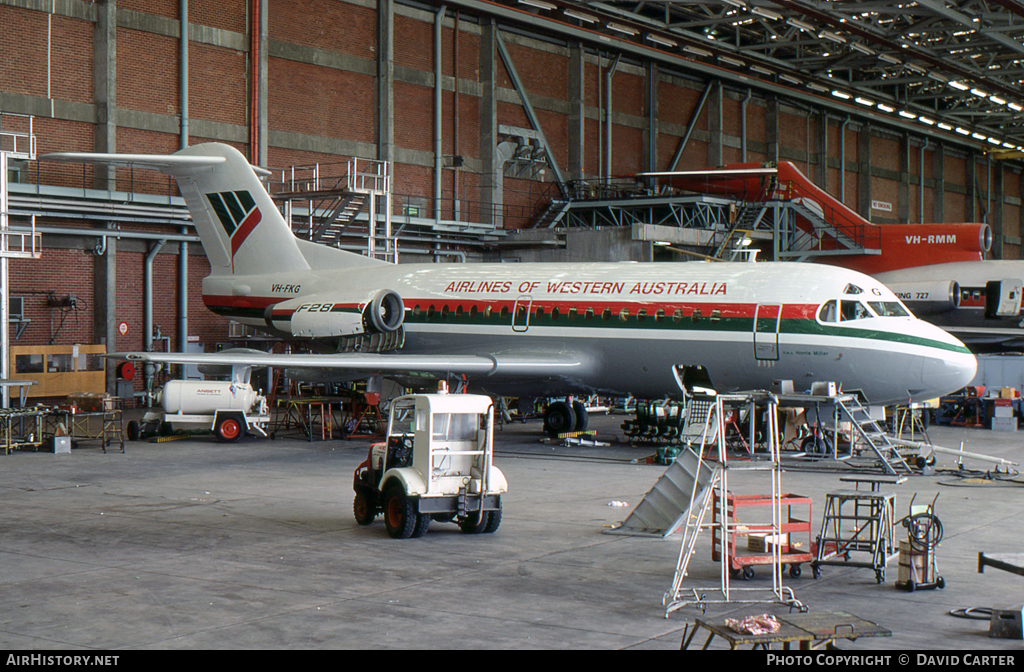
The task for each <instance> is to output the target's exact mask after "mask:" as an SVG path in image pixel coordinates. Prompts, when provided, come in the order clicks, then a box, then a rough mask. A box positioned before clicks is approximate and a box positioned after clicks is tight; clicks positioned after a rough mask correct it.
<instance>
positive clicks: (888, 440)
mask: <svg viewBox="0 0 1024 672" xmlns="http://www.w3.org/2000/svg"><path fill="white" fill-rule="evenodd" d="M836 407H837V408H838V409H839V414H840V418H841V419H843V418H845V419H846V420H848V421H849V422H850V424H851V426H852V428H853V432H852V433H851V437H850V438H851V441H852V440H853V439H854V438H859V439H860V440H862V441H863V442H864V443H866V444H867V445H868V447H870V448H871V450H872V451H874V453H875V455H877V456H878V459H879V460H881V462H882V466H883V467H884V468H885V470H886V471H887V472H888V473H889V474H892V475H893V476H896V475H898V474H899V473H904V474H910V473H913V472H912V471H911V469H910V466H909V465H908V464H907V462H906V460H904V459H903V456H902V455H900V453H899V451H898V450H897V443H896V442H895V441H894V440H893V439H895V438H896V437H893V436H890V435H889V433H888V432H887V431H885V429H883V428H882V427H881V426H880V425H879V424H878V422H877V421H876V420H875V419H874V418H872V417H871V414H870V412H869V411H868V409H867V408H866V407H865V406H864V405H863V404H862V403H861V402H860V400H859V399H858V398H857V397H856V396H854V395H843V396H840V397H837V398H836Z"/></svg>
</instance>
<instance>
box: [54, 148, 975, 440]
mask: <svg viewBox="0 0 1024 672" xmlns="http://www.w3.org/2000/svg"><path fill="white" fill-rule="evenodd" d="M42 158H43V159H49V160H62V161H74V162H86V163H97V164H113V165H129V164H131V165H134V166H135V167H136V168H142V167H145V168H153V169H156V170H160V171H162V172H164V173H167V174H169V175H172V176H173V177H175V178H176V180H177V182H178V185H179V188H180V189H181V193H182V195H183V196H184V198H185V202H186V204H187V206H188V209H189V211H190V212H191V215H192V219H193V222H194V224H195V227H196V230H197V231H198V233H199V236H200V238H201V240H202V243H203V247H204V248H205V251H206V254H207V257H208V258H209V260H210V264H211V267H212V272H211V274H210V275H209V276H208V277H206V278H205V279H204V281H203V301H204V303H205V304H206V306H207V307H208V308H209V309H210V310H212V311H213V312H215V313H217V314H220V315H223V316H225V317H230V318H231V319H234V320H237V321H239V322H242V323H245V324H249V325H252V326H255V327H260V328H262V329H264V330H267V331H270V332H271V333H274V334H277V335H280V336H282V337H283V338H285V339H287V340H290V341H296V342H301V343H304V344H307V345H308V346H309V348H310V349H312V350H314V351H315V353H316V354H274V353H256V352H254V351H251V350H246V351H244V352H237V351H236V352H231V351H229V352H221V353H206V354H182V353H141V352H140V353H126V354H124V355H123V356H125V357H127V358H130V359H135V360H142V361H151V362H161V363H162V362H170V363H199V364H224V365H247V366H274V367H287V368H307V369H308V368H314V369H332V370H335V371H337V372H340V373H345V374H346V375H349V376H351V375H352V374H359V375H376V374H382V375H385V376H396V377H402V376H406V375H424V374H426V375H430V376H437V377H449V376H454V377H458V378H460V379H464V380H466V381H467V382H468V384H469V385H470V387H471V388H472V389H474V390H479V391H483V392H487V393H491V394H500V395H508V396H530V397H541V396H548V397H565V396H568V395H574V394H591V393H599V394H604V395H614V396H628V395H633V396H635V397H639V398H649V399H657V398H663V397H679V396H681V394H682V392H681V383H682V381H681V379H680V377H681V375H683V374H682V372H683V371H684V368H683V367H703V371H702V374H706V378H709V379H710V383H711V384H713V385H714V387H715V388H716V389H718V390H719V391H726V390H729V391H734V390H753V389H770V388H771V386H772V383H773V381H778V380H793V381H794V384H795V387H796V389H797V390H801V389H806V388H808V387H810V384H811V383H812V382H813V381H838V382H841V383H842V384H843V385H844V387H845V389H846V391H854V390H857V391H860V392H862V393H863V395H864V396H865V397H866V398H867V399H868V400H869V401H870V402H871V403H875V404H886V403H896V402H900V403H904V402H907V401H916V400H923V399H931V398H934V397H937V396H939V395H942V394H945V393H948V392H951V391H953V390H957V389H959V388H961V387H963V386H964V385H966V384H967V383H969V382H970V380H971V379H972V378H973V376H974V374H975V370H976V367H977V362H976V360H975V358H974V356H973V355H972V354H971V353H970V352H969V351H968V350H967V348H965V347H964V345H963V344H962V343H961V342H960V341H958V340H957V339H956V338H954V337H952V336H950V335H949V334H947V333H946V332H944V331H942V330H941V329H939V328H937V327H935V326H933V325H931V324H928V323H926V322H923V321H921V320H918V319H917V318H915V317H913V316H912V315H911V314H910V313H909V311H907V310H906V308H905V307H904V306H903V304H902V303H901V302H900V301H899V299H897V298H896V296H895V295H894V294H893V293H892V292H891V291H890V290H889V289H887V288H886V287H885V286H884V285H882V284H881V283H880V282H878V281H877V280H874V279H872V278H870V277H869V276H866V275H863V274H861V273H859V272H856V271H851V270H847V269H841V268H830V267H826V266H817V265H808V264H794V263H717V264H711V263H701V262H687V263H681V262H680V263H522V264H493V263H488V264H484V263H481V264H399V265H396V264H391V263H387V262H383V261H380V260H375V259H370V258H367V257H363V256H360V255H358V254H354V253H350V252H346V251H343V250H340V249H335V248H328V247H326V246H322V245H317V244H315V243H311V242H309V241H303V240H300V239H298V238H296V237H295V236H294V234H293V233H292V232H291V230H290V229H289V227H288V225H287V223H286V222H285V221H284V219H283V217H282V216H281V215H280V213H279V212H278V210H277V208H276V207H275V206H274V203H273V201H272V200H271V198H270V196H269V194H268V193H267V191H266V189H265V188H264V187H263V185H262V183H261V182H260V181H259V178H258V177H257V174H256V172H255V171H254V169H253V168H252V166H250V165H249V163H248V162H247V160H246V159H245V157H244V156H242V154H241V153H239V152H238V151H237V150H235V149H234V148H232V147H229V146H226V145H223V144H217V143H208V144H200V145H194V146H192V147H189V148H187V149H183V150H181V151H179V152H177V153H175V154H172V155H130V154H122V155H117V154H81V153H62V154H49V155H46V156H44V157H42ZM585 417H586V416H585V411H583V415H582V416H581V415H580V410H579V406H578V405H577V410H576V411H575V412H574V411H573V407H572V406H570V405H569V404H567V403H565V402H560V403H552V404H550V405H549V408H548V412H547V414H546V416H545V420H546V423H547V428H548V430H549V431H559V430H560V431H571V430H572V429H573V428H574V427H577V426H579V425H580V424H581V423H582V422H585Z"/></svg>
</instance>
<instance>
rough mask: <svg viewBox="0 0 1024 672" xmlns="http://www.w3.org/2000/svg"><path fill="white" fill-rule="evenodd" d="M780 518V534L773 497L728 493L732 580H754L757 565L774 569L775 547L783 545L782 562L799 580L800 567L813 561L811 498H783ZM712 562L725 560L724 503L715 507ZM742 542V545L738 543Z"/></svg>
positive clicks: (715, 504)
mask: <svg viewBox="0 0 1024 672" xmlns="http://www.w3.org/2000/svg"><path fill="white" fill-rule="evenodd" d="M779 502H780V505H781V506H780V511H781V514H782V515H781V517H780V520H779V525H778V528H777V530H778V531H777V532H775V531H774V530H773V526H772V518H771V506H772V497H771V495H734V494H733V493H732V492H729V493H728V497H727V502H726V508H727V509H728V516H729V518H728V521H727V522H728V525H727V529H728V534H727V536H728V542H727V543H728V545H727V551H728V560H729V574H730V576H731V577H732V578H734V579H736V578H740V577H741V576H742V577H743V578H744V579H752V578H753V577H754V567H753V566H754V565H771V564H772V562H773V553H772V547H771V545H772V544H776V543H778V544H780V547H779V558H780V562H781V563H782V564H783V565H785V564H789V575H790V576H791V577H793V578H796V577H798V576H800V565H801V564H803V563H805V562H810V561H811V560H813V559H814V549H812V548H811V498H810V497H802V496H800V495H793V494H784V495H782V496H781V497H780V498H779ZM712 511H713V516H714V518H713V520H714V524H713V525H712V527H711V559H712V560H714V561H715V562H720V561H721V559H722V525H721V521H722V517H721V516H722V511H721V500H719V499H717V498H716V499H715V500H714V504H713V506H712ZM737 541H739V543H737Z"/></svg>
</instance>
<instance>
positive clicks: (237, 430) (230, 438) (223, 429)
mask: <svg viewBox="0 0 1024 672" xmlns="http://www.w3.org/2000/svg"><path fill="white" fill-rule="evenodd" d="M213 432H214V434H216V435H217V438H218V439H219V440H220V441H221V442H223V443H232V442H234V441H237V440H238V437H240V436H241V435H242V423H241V422H239V421H238V418H236V417H234V416H231V415H227V416H224V417H222V418H220V419H218V420H217V426H216V427H215V428H214V430H213Z"/></svg>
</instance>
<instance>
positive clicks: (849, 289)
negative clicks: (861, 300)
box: [843, 283, 864, 294]
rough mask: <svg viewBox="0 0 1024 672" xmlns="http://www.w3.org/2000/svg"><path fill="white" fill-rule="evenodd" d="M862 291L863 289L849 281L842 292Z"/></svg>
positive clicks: (856, 292) (854, 292)
mask: <svg viewBox="0 0 1024 672" xmlns="http://www.w3.org/2000/svg"><path fill="white" fill-rule="evenodd" d="M863 291H864V290H863V289H861V288H860V287H858V286H857V285H854V284H852V283H851V284H849V285H847V286H846V289H844V290H843V294H860V293H862V292H863Z"/></svg>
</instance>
